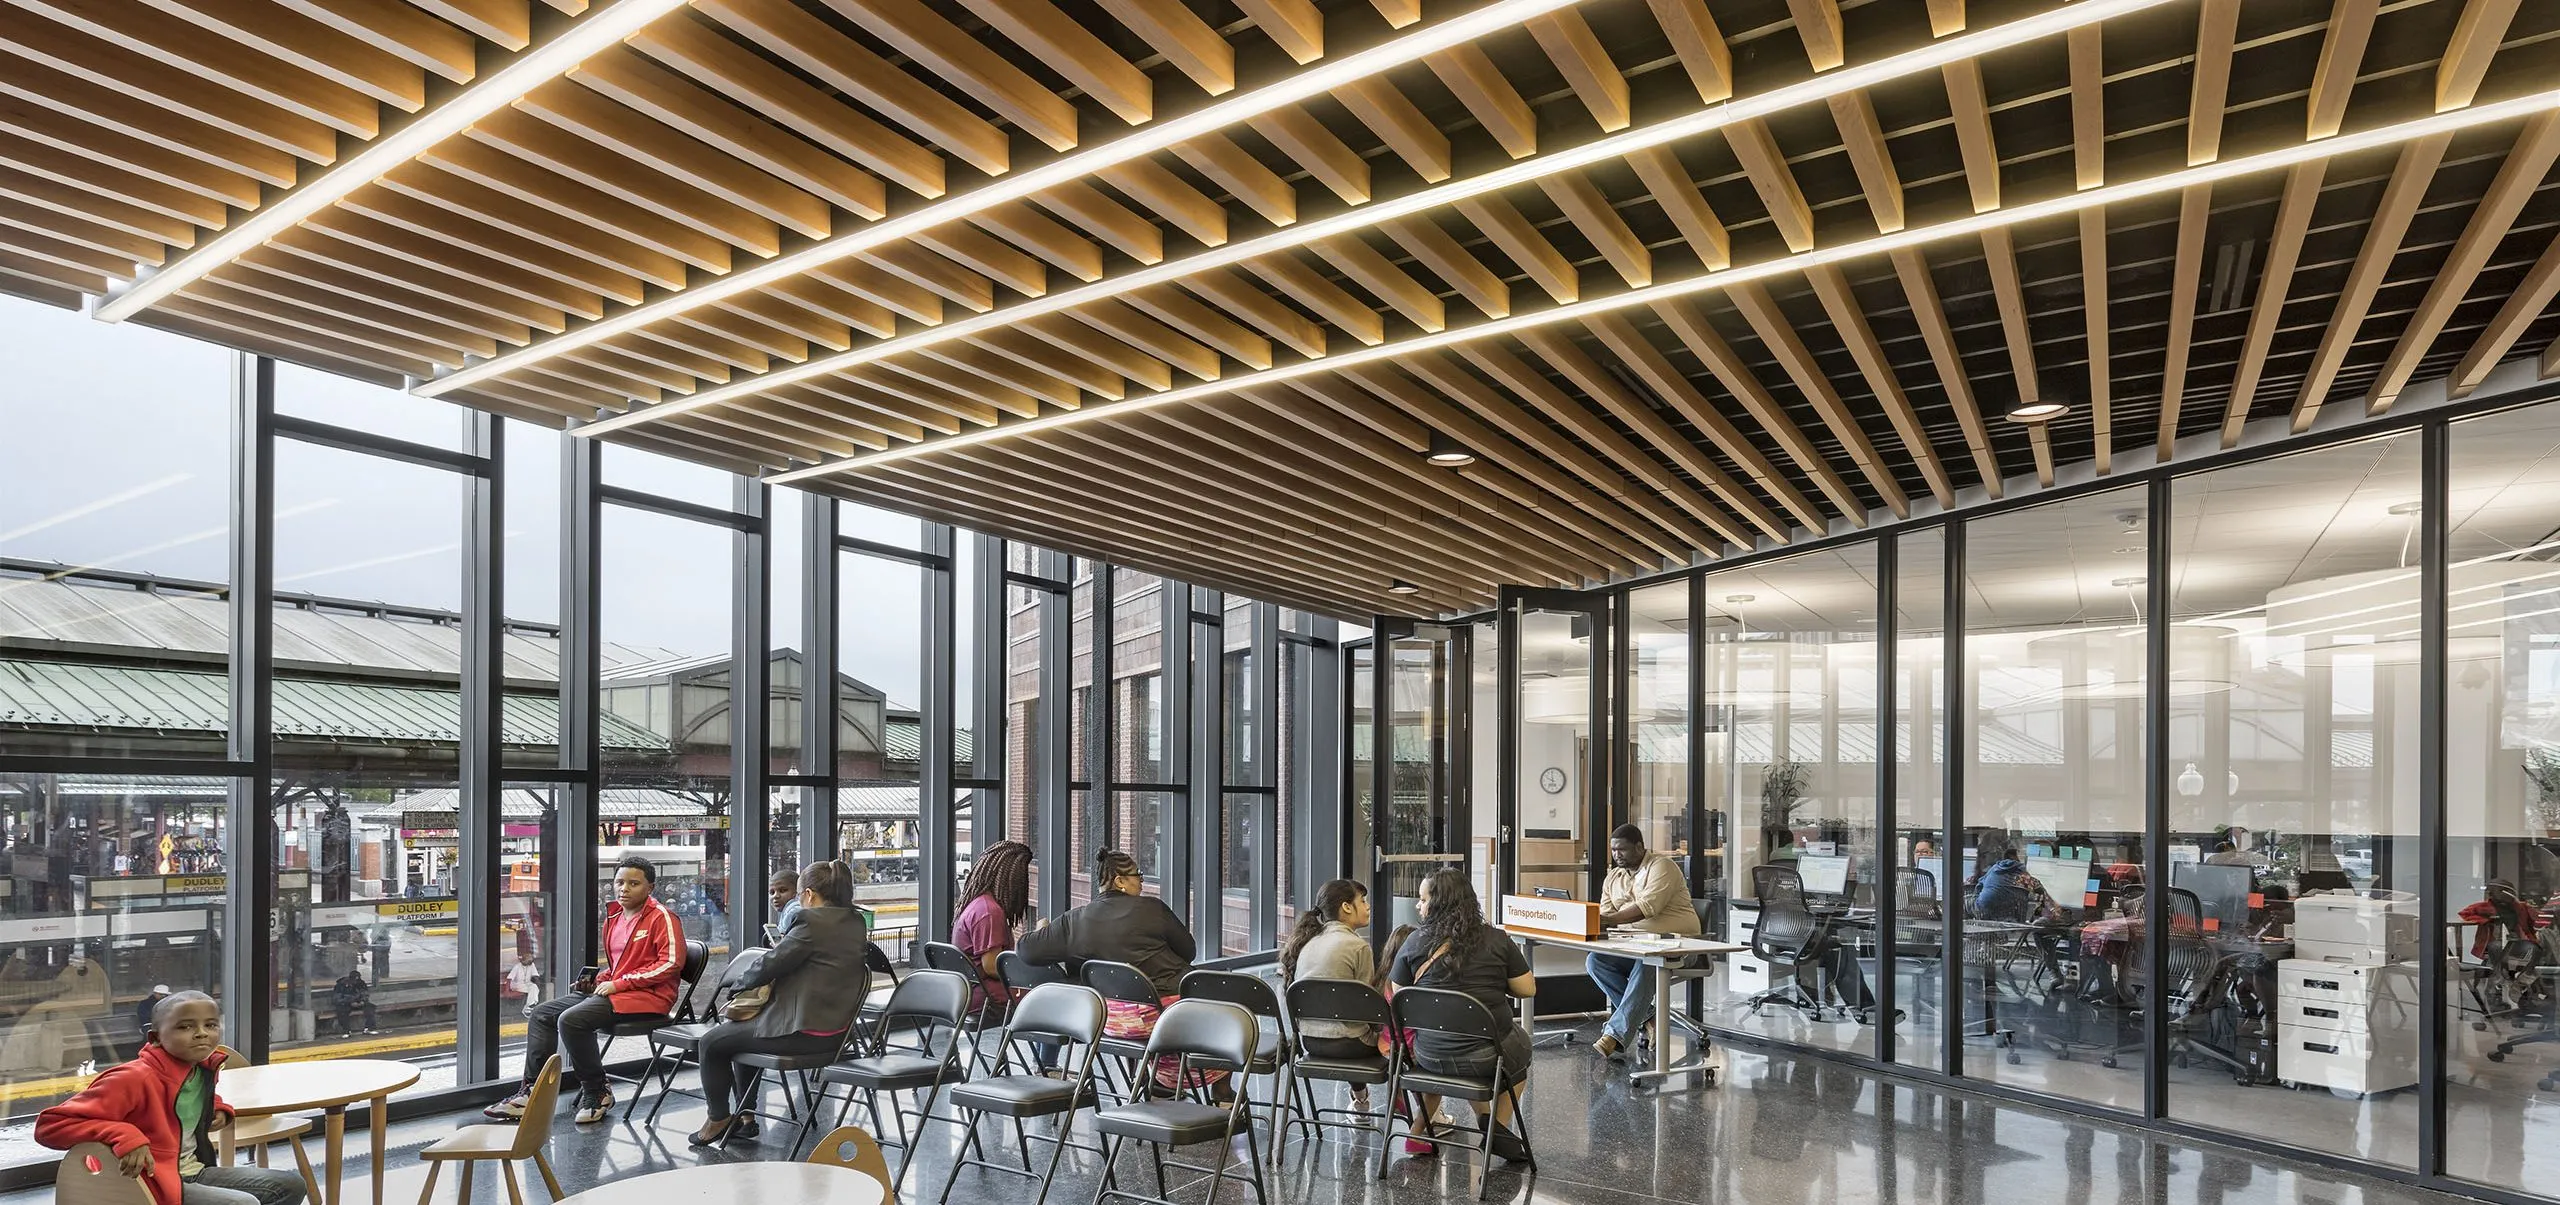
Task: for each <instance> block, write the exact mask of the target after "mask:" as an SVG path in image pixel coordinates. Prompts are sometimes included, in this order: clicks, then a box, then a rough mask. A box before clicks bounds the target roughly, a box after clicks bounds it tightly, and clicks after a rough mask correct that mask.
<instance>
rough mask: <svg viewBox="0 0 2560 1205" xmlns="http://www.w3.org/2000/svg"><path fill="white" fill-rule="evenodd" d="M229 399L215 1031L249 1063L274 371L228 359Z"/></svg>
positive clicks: (262, 1007) (258, 1011)
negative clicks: (220, 1006)
mask: <svg viewBox="0 0 2560 1205" xmlns="http://www.w3.org/2000/svg"><path fill="white" fill-rule="evenodd" d="M232 363H233V367H234V375H233V378H232V390H231V407H232V409H231V415H232V417H231V549H230V558H231V650H230V651H231V737H230V748H229V750H228V752H229V754H230V758H231V760H232V761H234V762H241V763H245V764H247V765H248V767H249V768H250V775H251V776H250V777H248V778H234V779H232V780H231V784H230V792H229V798H228V800H227V802H226V806H225V810H224V828H225V830H226V836H227V839H226V841H225V842H224V845H225V847H226V848H225V853H226V854H227V855H228V857H227V861H226V865H225V870H226V871H227V872H228V873H227V875H226V878H225V882H224V885H223V893H222V896H223V898H222V903H223V917H224V920H223V928H224V930H225V933H224V937H225V939H226V940H224V942H223V943H222V949H223V964H222V985H223V996H222V998H223V1002H224V1005H225V1009H224V1011H225V1012H226V1013H227V1014H228V1015H227V1016H226V1017H225V1018H224V1023H223V1028H224V1033H225V1035H226V1036H227V1038H228V1040H229V1042H230V1044H231V1046H232V1047H233V1048H234V1049H237V1050H239V1051H240V1052H241V1053H242V1054H243V1055H245V1056H246V1057H247V1058H248V1059H249V1061H250V1062H253V1063H258V1062H265V1061H266V1059H267V1056H268V1054H269V1052H270V1049H271V1044H272V1036H273V1035H272V1033H271V1029H272V1026H271V1021H270V1016H271V1014H270V1010H269V1009H268V1007H267V995H268V991H267V984H268V983H269V982H270V981H271V980H272V979H273V976H274V967H275V960H274V957H273V951H274V944H275V943H274V938H273V929H272V928H271V927H270V926H269V925H268V924H266V923H265V918H267V917H270V916H273V915H275V909H276V851H277V847H278V845H279V844H280V842H279V839H278V836H277V833H276V826H275V809H274V807H273V806H271V805H270V803H269V802H268V801H269V799H271V798H272V795H273V791H274V784H273V783H272V782H270V781H269V779H270V778H271V776H272V771H273V770H274V769H275V722H274V704H275V689H274V678H273V674H274V669H275V665H274V656H273V654H274V651H275V641H274V636H273V629H272V627H271V625H272V624H273V622H274V620H275V616H274V611H275V545H274V538H275V512H276V476H275V402H276V366H275V361H273V360H269V359H267V358H265V357H263V356H251V355H248V354H246V353H240V354H238V355H236V356H234V357H233V361H232Z"/></svg>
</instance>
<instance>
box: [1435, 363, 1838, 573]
mask: <svg viewBox="0 0 2560 1205" xmlns="http://www.w3.org/2000/svg"><path fill="white" fill-rule="evenodd" d="M1522 339H1523V342H1524V344H1525V345H1526V346H1527V347H1528V348H1529V350H1530V351H1531V352H1532V353H1534V354H1535V355H1537V357H1538V358H1539V359H1540V360H1543V361H1545V362H1546V363H1547V364H1548V365H1550V366H1552V367H1554V368H1555V370H1556V371H1557V372H1560V373H1562V374H1563V375H1564V378H1565V380H1567V381H1569V382H1571V383H1572V384H1573V386H1574V387H1575V388H1577V389H1579V390H1581V391H1582V393H1583V395H1584V396H1585V397H1588V398H1590V399H1592V400H1593V401H1596V402H1598V403H1599V404H1600V406H1601V408H1602V409H1604V410H1606V411H1608V412H1609V414H1610V415H1611V416H1613V417H1615V418H1616V419H1617V420H1618V421H1619V422H1622V423H1625V424H1626V425H1627V428H1628V429H1629V430H1631V431H1633V432H1635V433H1636V435H1637V436H1638V437H1639V438H1641V439H1643V440H1644V442H1645V443H1646V444H1648V445H1650V446H1651V447H1652V449H1653V450H1654V452H1655V453H1656V454H1658V455H1660V456H1662V457H1663V458H1665V459H1667V460H1669V461H1670V462H1671V463H1672V464H1674V465H1677V466H1679V468H1680V469H1681V471H1683V472H1686V473H1687V474H1689V476H1690V477H1692V478H1694V479H1696V480H1697V481H1699V482H1700V483H1702V484H1704V485H1705V486H1706V487H1707V489H1708V490H1710V491H1712V492H1713V493H1714V494H1715V495H1716V497H1717V498H1718V499H1719V500H1721V501H1722V502H1723V503H1724V505H1725V506H1727V507H1730V508H1732V510H1733V512H1734V513H1735V514H1738V515H1740V516H1742V517H1743V518H1744V519H1747V520H1749V521H1750V522H1751V524H1752V525H1753V526H1754V527H1757V528H1759V529H1760V530H1761V531H1762V532H1764V533H1766V534H1767V535H1768V536H1769V538H1770V539H1773V540H1778V541H1781V542H1784V541H1785V540H1786V539H1787V538H1788V537H1789V535H1790V534H1791V533H1790V531H1789V529H1788V526H1787V521H1786V520H1785V519H1783V518H1781V517H1779V515H1778V514H1777V512H1775V511H1772V510H1770V509H1769V507H1768V506H1767V504H1765V503H1763V502H1761V501H1760V499H1759V497H1758V496H1757V495H1755V494H1753V493H1752V492H1751V489H1750V487H1749V486H1748V485H1746V484H1745V483H1744V482H1743V481H1741V480H1740V479H1739V478H1736V477H1735V476H1734V475H1733V474H1731V473H1728V472H1726V471H1725V470H1724V468H1723V466H1721V465H1718V464H1717V463H1716V462H1715V460H1714V458H1712V457H1710V456H1708V455H1707V454H1706V452H1705V450H1704V449H1702V448H1700V447H1699V446H1698V445H1697V443H1695V442H1694V441H1692V440H1691V439H1690V438H1689V437H1688V436H1685V435H1682V434H1680V433H1679V432H1678V431H1677V430H1674V429H1673V428H1672V426H1671V424H1670V422H1669V421H1667V420H1665V419H1664V418H1663V417H1662V415H1661V414H1659V413H1657V412H1656V411H1655V410H1654V408H1653V406H1652V405H1651V404H1650V403H1648V402H1646V401H1645V400H1643V399H1641V398H1638V397H1636V396H1635V395H1634V394H1633V393H1631V392H1629V391H1628V390H1627V389H1626V387H1625V386H1623V385H1621V384H1620V383H1619V382H1618V379H1617V378H1616V377H1614V376H1611V375H1609V374H1608V373H1607V372H1606V371H1604V370H1603V369H1602V368H1601V367H1600V365H1599V364H1598V363H1597V362H1595V361H1593V360H1592V359H1591V357H1589V356H1587V355H1585V354H1583V352H1582V349H1581V348H1579V347H1577V346H1575V345H1574V342H1573V340H1572V339H1571V338H1569V337H1567V336H1566V335H1565V334H1564V333H1563V332H1562V331H1559V330H1553V329H1542V330H1531V331H1525V332H1523V333H1522ZM1464 354H1465V355H1466V357H1467V359H1468V361H1469V362H1470V363H1473V364H1474V365H1475V366H1476V367H1478V368H1481V369H1483V370H1484V371H1485V372H1486V373H1487V374H1488V375H1490V376H1492V377H1493V378H1494V379H1495V380H1496V381H1499V382H1501V383H1502V384H1503V386H1504V387H1505V388H1508V389H1510V390H1511V391H1512V392H1513V393H1516V394H1519V395H1520V396H1522V397H1526V398H1528V399H1529V400H1530V401H1531V402H1532V403H1534V404H1536V405H1537V406H1538V408H1539V409H1541V410H1544V411H1546V412H1547V415H1548V417H1550V418H1553V419H1555V420H1556V422H1557V423H1559V424H1561V425H1563V426H1564V427H1565V428H1566V429H1567V430H1570V431H1573V432H1574V433H1575V434H1576V435H1578V436H1580V437H1581V438H1582V439H1584V440H1586V441H1589V442H1591V443H1592V444H1593V445H1594V446H1602V445H1607V444H1609V443H1610V441H1611V440H1612V439H1614V438H1615V433H1614V432H1611V431H1610V430H1609V429H1608V428H1607V426H1606V425H1605V424H1602V423H1599V422H1598V421H1596V420H1595V419H1594V418H1593V416H1591V415H1590V414H1589V412H1588V411H1586V410H1584V409H1583V407H1582V406H1581V404H1580V403H1579V402H1577V401H1576V400H1574V399H1573V398H1570V397H1567V396H1565V395H1564V394H1563V392H1562V391H1560V390H1557V389H1554V388H1553V387H1551V386H1550V385H1548V383H1547V381H1546V378H1545V376H1544V375H1543V374H1541V373H1539V372H1538V371H1537V370H1536V369H1535V368H1533V367H1531V366H1530V365H1528V364H1527V363H1525V362H1523V361H1521V360H1520V359H1519V358H1518V357H1515V356H1513V355H1512V354H1511V353H1510V352H1509V351H1508V350H1506V349H1504V348H1503V347H1502V346H1501V345H1499V344H1498V343H1493V342H1490V341H1488V342H1483V343H1476V344H1470V345H1469V346H1468V347H1467V348H1466V349H1465V351H1464ZM1622 459H1623V456H1622ZM1750 542H1751V541H1749V540H1748V539H1737V540H1736V541H1735V543H1737V544H1743V545H1748V544H1749V543H1750Z"/></svg>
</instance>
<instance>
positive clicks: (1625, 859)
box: [1583, 824, 1698, 1059]
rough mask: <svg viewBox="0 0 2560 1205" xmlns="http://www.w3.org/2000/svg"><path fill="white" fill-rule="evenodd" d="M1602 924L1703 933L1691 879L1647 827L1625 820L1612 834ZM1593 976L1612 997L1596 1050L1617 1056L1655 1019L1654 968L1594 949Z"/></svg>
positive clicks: (1602, 894) (1603, 887) (1679, 933)
mask: <svg viewBox="0 0 2560 1205" xmlns="http://www.w3.org/2000/svg"><path fill="white" fill-rule="evenodd" d="M1600 923H1601V924H1604V925H1607V926H1609V927H1611V928H1630V929H1642V930H1645V931H1646V932H1648V933H1666V934H1672V935H1676V936H1680V937H1695V936H1697V935H1698V910H1697V908H1696V907H1694V906H1693V905H1691V904H1690V902H1689V883H1688V880H1686V879H1684V878H1682V877H1681V875H1680V866H1679V864H1678V863H1676V862H1673V861H1672V860H1671V859H1670V858H1669V857H1668V856H1666V855H1663V854H1658V853H1653V852H1651V851H1649V850H1647V849H1646V848H1645V847H1644V830H1643V829H1640V828H1637V827H1636V826H1634V825H1632V824H1621V825H1619V826H1618V827H1617V830H1616V831H1614V832H1612V833H1610V834H1609V877H1608V878H1607V879H1606V880H1604V881H1602V883H1601V884H1600ZM1583 965H1584V966H1585V967H1587V968H1588V969H1589V970H1590V972H1591V981H1592V982H1593V983H1596V984H1598V985H1599V986H1600V994H1601V995H1602V996H1605V997H1607V998H1608V1001H1609V1019H1608V1020H1607V1021H1606V1022H1604V1023H1602V1025H1601V1027H1600V1040H1599V1041H1598V1042H1596V1043H1593V1049H1595V1050H1598V1051H1599V1052H1600V1053H1601V1055H1602V1056H1604V1057H1606V1058H1611V1059H1615V1058H1617V1057H1618V1056H1619V1055H1620V1054H1621V1053H1623V1052H1624V1051H1625V1050H1626V1048H1627V1047H1628V1046H1629V1045H1631V1044H1633V1042H1634V1041H1635V1033H1636V1031H1637V1030H1638V1029H1640V1028H1642V1027H1643V1026H1644V1024H1645V1022H1647V1021H1650V1020H1652V1019H1653V977H1654V974H1655V972H1654V969H1653V968H1652V967H1651V966H1649V965H1647V964H1645V963H1642V962H1639V961H1637V960H1635V959H1633V958H1620V957H1617V956H1615V955H1611V954H1592V955H1588V956H1586V957H1585V958H1584V960H1583Z"/></svg>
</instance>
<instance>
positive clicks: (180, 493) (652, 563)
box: [0, 297, 965, 704]
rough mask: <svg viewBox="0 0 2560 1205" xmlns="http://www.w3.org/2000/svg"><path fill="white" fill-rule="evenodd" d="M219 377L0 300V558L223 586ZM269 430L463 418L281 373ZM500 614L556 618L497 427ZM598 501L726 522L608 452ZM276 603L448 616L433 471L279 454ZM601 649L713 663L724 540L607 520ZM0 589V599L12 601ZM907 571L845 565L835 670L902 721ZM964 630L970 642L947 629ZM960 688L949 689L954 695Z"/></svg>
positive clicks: (914, 596)
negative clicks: (301, 598) (503, 514)
mask: <svg viewBox="0 0 2560 1205" xmlns="http://www.w3.org/2000/svg"><path fill="white" fill-rule="evenodd" d="M233 363H234V357H233V356H232V353H230V352H229V351H227V350H224V349H222V348H218V347H214V346H212V345H209V344H205V343H200V342H196V341H194V340H190V339H186V338H182V337H179V336H176V335H171V334H167V333H164V332H160V331H154V330H150V329H147V328H143V327H137V326H130V325H124V326H117V325H110V324H107V323H101V322H97V321H94V320H92V319H90V318H87V317H85V316H82V315H80V314H76V313H73V312H70V311H66V310H57V309H53V308H50V307H47V306H40V305H36V304H34V303H32V302H26V301H21V300H17V299H14V298H7V297H0V557H9V558H19V559H28V560H39V561H59V562H63V563H66V564H73V565H85V566H95V567H98V568H104V569H114V570H120V571H125V572H131V573H147V574H155V575H161V576H167V577H182V578H193V579H199V580H212V581H220V580H223V579H224V578H225V577H226V576H227V569H226V564H225V562H226V557H227V537H228V532H229V487H228V483H229V476H230V465H229V463H228V460H227V454H228V448H229V430H230V395H231V377H232V373H233V371H234V369H233ZM276 393H277V409H278V411H279V412H281V413H287V414H296V415H301V416H304V417H309V418H314V419H319V420H322V421H326V422H332V423H336V424H340V425H344V426H353V427H359V428H362V429H366V430H371V431H375V432H379V433H381V434H384V435H391V436H396V437H399V438H402V439H408V440H413V441H416V442H421V443H432V444H437V445H440V446H444V447H460V446H461V442H462V438H463V421H462V419H463V414H462V411H461V410H460V409H459V408H457V407H454V406H451V405H448V404H446V403H443V402H438V401H431V400H427V399H423V398H414V397H409V396H407V395H404V394H401V393H398V392H395V391H391V390H385V389H380V388H376V387H374V386H371V385H366V384H362V383H360V382H356V381H350V380H347V379H344V378H340V377H333V376H330V375H327V374H325V373H320V372H315V371H312V370H309V369H303V368H297V367H294V366H291V365H282V366H279V369H278V373H277V387H276ZM507 438H508V440H509V441H510V443H509V458H508V460H509V463H508V475H507V481H506V486H507V506H508V516H507V518H508V523H507V528H508V549H507V554H508V555H507V570H508V574H507V582H506V586H507V612H508V615H509V616H510V617H512V618H516V619H523V620H538V621H543V622H550V621H553V620H556V619H557V618H558V612H559V597H558V592H559V570H558V564H559V530H560V520H559V513H558V512H559V501H558V499H559V480H560V445H561V443H562V442H563V440H564V439H565V437H564V436H561V435H560V434H558V433H556V432H551V431H547V430H543V429H540V428H536V427H532V426H528V425H524V424H516V423H510V424H508V426H507ZM605 479H606V480H607V481H609V482H611V483H613V484H615V485H620V486H628V487H631V488H635V489H640V490H645V491H649V492H652V493H659V494H665V495H669V496H673V497H679V498H683V499H685V500H687V501H693V502H702V503H708V504H712V505H719V506H726V505H728V504H729V502H730V484H729V483H730V480H731V478H730V477H729V476H728V475H727V474H725V473H721V472H718V471H717V470H712V469H706V468H702V467H700V466H696V465H690V464H684V463H681V462H677V461H672V460H668V459H666V458H663V457H658V456H652V455H649V454H647V453H642V452H636V451H632V450H630V449H625V448H618V447H614V446H611V445H607V448H606V456H605ZM799 506H800V495H798V494H796V493H792V492H790V491H776V494H775V500H774V506H773V509H774V511H775V512H776V520H775V527H774V532H773V541H774V551H775V554H776V555H775V556H774V558H773V561H774V588H775V600H776V601H775V606H774V615H773V631H774V641H775V643H776V644H777V645H784V646H793V647H796V646H797V645H798V644H799V643H800V641H799V639H798V632H799V624H800V615H799V611H798V608H797V593H796V591H797V590H798V587H799V581H800V576H801V575H800V572H799V564H798V562H797V560H796V559H795V558H796V550H797V548H798V546H799V532H800V530H801V525H800V514H799ZM842 522H843V527H844V530H845V531H846V532H847V534H852V535H860V536H864V537H866V538H869V539H873V540H877V541H880V542H883V543H896V544H902V545H912V544H913V543H914V542H915V533H916V530H917V525H916V521H915V520H913V519H909V518H905V517H902V516H894V515H888V514H884V513H879V512H869V513H856V512H854V511H853V510H852V509H851V508H848V513H847V514H846V515H845V517H844V519H843V520H842ZM276 529H277V531H276V548H275V565H276V585H277V588H278V589H279V590H285V591H296V592H304V593H312V594H323V595H330V596H334V597H341V598H352V599H358V600H364V601H375V602H388V603H398V604H406V605H412V606H423V607H435V608H440V609H447V610H452V609H457V608H459V607H460V605H461V599H462V586H463V583H462V554H461V538H462V480H461V478H459V477H457V476H455V475H454V474H451V473H447V472H444V471H441V470H436V469H428V468H420V467H416V466H412V465H408V464H404V463H398V462H391V461H384V460H381V459H379V458H375V457H367V456H359V455H355V454H352V453H347V452H341V451H337V450H335V449H330V448H322V447H318V446H314V445H310V444H303V443H298V442H294V441H289V440H288V441H281V442H280V444H279V450H278V452H277V463H276ZM603 557H604V579H603V580H604V600H603V605H604V634H605V638H606V639H608V640H613V641H618V642H622V643H626V644H635V645H648V646H658V647H663V648H667V649H671V650H673V651H675V652H677V653H681V654H687V655H697V654H707V653H725V652H727V651H728V639H729V604H730V591H729V586H730V566H731V564H732V563H733V558H734V552H733V540H732V538H731V534H730V532H729V531H728V530H727V529H725V528H715V527H712V526H709V525H706V524H701V523H695V522H691V521H687V520H682V519H673V518H666V517H662V516H659V515H655V514H648V513H644V512H637V511H631V510H626V509H621V508H616V507H611V506H608V507H606V508H605V527H604V548H603ZM7 588H8V587H7V584H6V583H5V582H0V589H7ZM918 588H919V578H918V576H917V570H915V569H914V568H912V567H910V566H905V565H899V564H892V563H888V562H881V561H874V560H869V559H868V558H859V557H848V558H846V560H845V562H844V586H843V595H844V600H845V602H844V606H843V608H842V611H841V619H842V636H841V641H842V645H843V650H844V651H843V657H844V667H845V670H846V671H847V672H849V673H851V674H853V675H854V676H855V677H858V678H861V679H863V680H864V681H867V682H870V683H872V684H873V685H875V686H878V687H880V688H882V689H884V690H886V691H888V692H889V694H890V696H891V697H892V698H895V699H897V700H898V701H900V702H903V703H908V704H913V703H914V702H916V695H917V683H918V669H917V633H918V620H919V616H920V612H921V603H920V599H919V597H918ZM963 627H964V630H965V623H964V625H963ZM963 680H964V681H965V675H964V676H963Z"/></svg>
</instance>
